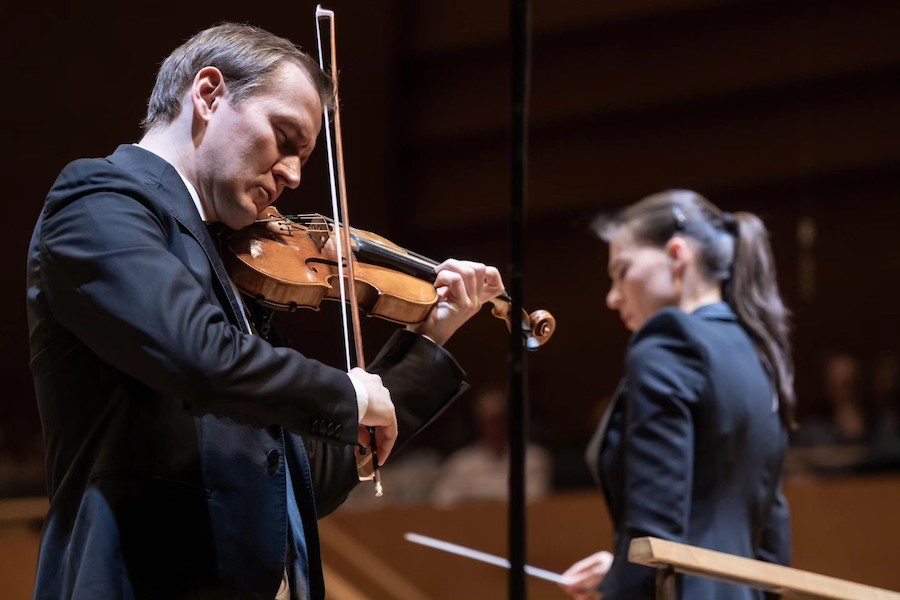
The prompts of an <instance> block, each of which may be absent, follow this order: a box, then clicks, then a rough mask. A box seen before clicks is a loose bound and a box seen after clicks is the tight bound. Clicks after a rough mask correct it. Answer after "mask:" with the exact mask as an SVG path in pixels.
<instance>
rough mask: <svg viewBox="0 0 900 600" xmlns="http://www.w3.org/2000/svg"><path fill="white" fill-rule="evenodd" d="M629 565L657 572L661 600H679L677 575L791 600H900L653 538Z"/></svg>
mask: <svg viewBox="0 0 900 600" xmlns="http://www.w3.org/2000/svg"><path fill="white" fill-rule="evenodd" d="M628 560H629V561H631V562H633V563H637V564H641V565H646V566H648V567H654V568H655V569H656V598H657V600H674V598H675V597H676V596H675V573H684V574H685V575H694V576H697V577H706V578H707V579H717V580H719V581H725V582H728V583H734V584H738V585H746V586H749V587H752V588H755V589H758V590H763V591H766V592H775V593H778V594H786V595H788V596H790V597H792V598H827V599H829V600H900V593H897V592H892V591H890V590H885V589H881V588H876V587H872V586H869V585H863V584H861V583H853V582H851V581H846V580H843V579H837V578H835V577H828V576H827V575H819V574H818V573H811V572H809V571H801V570H800V569H792V568H789V567H783V566H781V565H774V564H772V563H767V562H764V561H761V560H754V559H750V558H744V557H741V556H734V555H732V554H725V553H723V552H715V551H713V550H706V549H704V548H698V547H696V546H689V545H687V544H680V543H678V542H670V541H666V540H661V539H659V538H653V537H642V538H636V539H634V540H632V541H631V546H630V547H629V549H628Z"/></svg>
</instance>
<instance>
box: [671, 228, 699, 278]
mask: <svg viewBox="0 0 900 600" xmlns="http://www.w3.org/2000/svg"><path fill="white" fill-rule="evenodd" d="M692 250H693V249H692V248H691V245H690V244H689V243H688V241H687V240H686V239H685V238H683V237H680V236H675V237H673V238H672V239H670V240H669V241H668V242H666V255H667V256H668V257H669V261H670V262H671V263H672V270H673V273H674V275H676V276H677V277H679V278H680V277H683V276H684V270H685V268H686V267H687V263H688V261H690V259H691V255H692V254H693V252H692Z"/></svg>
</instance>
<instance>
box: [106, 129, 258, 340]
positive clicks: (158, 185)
mask: <svg viewBox="0 0 900 600" xmlns="http://www.w3.org/2000/svg"><path fill="white" fill-rule="evenodd" d="M108 159H109V160H110V161H111V162H112V163H114V164H118V165H121V166H123V167H124V168H126V169H128V170H129V171H130V172H132V173H133V174H135V176H137V177H138V178H139V179H141V180H143V181H144V182H145V183H146V184H147V185H148V186H150V187H152V188H153V189H154V191H155V192H156V193H155V195H154V198H155V199H156V200H159V201H160V202H161V203H162V204H163V205H165V207H166V209H167V210H168V211H169V213H170V214H171V215H172V216H173V217H174V218H175V220H176V221H178V222H179V223H180V224H181V226H182V227H184V228H185V229H186V230H187V231H188V233H190V234H191V235H192V236H193V237H194V239H195V240H197V243H199V244H200V247H201V248H203V251H204V252H205V253H206V258H207V260H209V264H210V266H212V269H213V272H214V273H215V274H216V279H218V282H219V286H220V288H221V289H222V292H223V293H224V294H225V297H226V298H227V299H228V307H227V309H230V311H231V315H230V321H231V323H232V324H234V325H236V326H237V327H239V328H240V330H241V331H243V332H244V333H250V331H248V330H247V326H246V324H245V322H244V319H243V317H242V316H241V314H242V313H241V308H240V305H239V304H238V302H239V300H238V298H237V297H236V296H235V294H234V290H233V288H232V287H231V280H230V279H229V278H228V273H227V272H226V271H225V265H224V264H223V263H222V258H221V257H220V255H219V250H218V247H217V245H216V243H215V241H214V240H213V238H212V236H211V235H210V233H209V230H208V229H207V227H206V224H205V223H204V222H203V220H202V219H201V218H200V213H199V212H197V207H196V206H195V205H194V200H193V199H192V198H191V194H190V192H188V190H187V188H186V187H185V185H184V181H183V180H182V179H181V175H179V174H178V171H176V170H175V167H173V166H172V165H170V164H169V163H168V162H166V161H165V160H163V159H162V158H160V157H159V156H157V155H155V154H153V153H152V152H150V151H149V150H145V149H143V148H141V147H139V146H135V145H134V144H123V145H121V146H119V147H118V148H117V149H116V151H115V153H114V154H113V155H112V156H109V157H108ZM227 309H226V310H227Z"/></svg>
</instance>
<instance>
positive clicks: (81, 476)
mask: <svg viewBox="0 0 900 600" xmlns="http://www.w3.org/2000/svg"><path fill="white" fill-rule="evenodd" d="M332 95H333V94H332V90H331V83H330V79H329V78H328V77H327V76H325V75H324V74H323V73H322V72H321V71H320V70H319V68H318V66H317V64H316V63H315V62H314V61H313V60H312V59H311V58H310V57H308V56H307V55H305V54H303V53H302V52H300V51H299V50H298V49H297V48H296V47H295V46H294V45H293V44H291V43H290V42H289V41H287V40H285V39H282V38H278V37H276V36H274V35H272V34H270V33H268V32H266V31H262V30H259V29H256V28H253V27H250V26H245V25H233V24H225V25H220V26H216V27H213V28H211V29H207V30H205V31H203V32H200V33H199V34H197V35H196V36H194V37H193V38H191V39H190V40H188V41H187V42H186V43H185V44H184V45H182V46H181V47H179V48H178V49H176V50H175V51H174V52H173V53H172V54H171V55H170V56H169V57H168V58H167V59H166V60H165V61H164V63H163V64H162V66H161V68H160V71H159V74H158V76H157V80H156V85H155V87H154V89H153V92H152V94H151V97H150V100H149V103H148V111H147V118H146V120H145V122H144V130H145V135H144V137H143V138H142V139H141V140H140V142H139V143H138V144H128V145H122V146H120V147H119V148H118V149H117V150H116V151H115V152H114V153H113V154H112V155H110V156H108V157H106V158H104V159H86V160H78V161H75V162H73V163H71V164H69V165H68V166H67V167H66V168H65V169H64V170H63V171H62V173H61V174H60V175H59V178H58V179H57V181H56V183H55V184H54V185H53V188H52V189H51V190H50V192H49V194H48V196H47V200H46V203H45V206H44V209H43V212H42V214H41V217H40V219H39V221H38V223H37V225H36V227H35V231H34V235H33V238H32V242H31V246H30V249H29V256H28V318H29V328H30V344H31V365H32V371H33V375H34V381H35V389H36V393H37V400H38V407H39V410H40V415H41V422H42V427H43V432H44V440H45V447H46V458H47V476H48V489H49V496H50V502H51V504H50V511H49V514H48V516H47V521H46V525H45V528H44V532H43V537H42V541H41V550H40V557H39V563H38V571H37V582H36V586H35V597H36V598H59V597H69V598H72V597H74V598H90V599H94V598H113V597H114V598H183V597H192V598H265V599H271V598H276V597H279V598H288V597H290V598H322V597H323V596H324V585H323V580H322V571H321V564H320V558H319V545H318V537H317V530H316V517H317V515H318V516H323V515H325V514H328V513H329V512H330V511H332V510H333V509H334V508H335V507H337V506H338V505H339V504H340V503H341V502H342V501H343V499H344V498H345V497H346V496H347V494H348V493H349V492H350V490H351V489H352V488H353V486H354V485H356V484H357V483H358V478H357V473H356V461H355V456H354V448H355V446H356V444H357V443H358V442H365V441H367V440H368V438H367V437H366V438H363V437H362V436H360V432H359V429H360V427H359V426H360V425H369V426H375V427H376V428H377V429H376V431H377V432H378V433H377V441H376V445H377V450H378V455H379V458H380V460H381V461H383V460H384V459H386V458H387V457H388V455H389V454H390V453H391V451H392V448H394V446H395V445H397V446H399V445H402V443H403V442H404V441H406V440H408V439H409V438H410V437H411V436H412V435H413V434H414V433H415V432H416V431H417V430H418V429H420V428H421V427H423V426H424V425H426V424H427V423H428V422H429V421H430V420H431V419H432V418H434V417H435V416H436V415H437V413H439V412H440V411H441V410H442V409H443V408H444V407H445V406H446V405H447V404H448V403H449V402H451V401H452V400H453V399H454V398H455V397H456V396H457V395H458V394H459V393H460V392H461V391H463V390H464V389H465V383H464V381H463V373H462V371H461V370H460V368H459V367H458V366H457V364H456V363H455V361H454V360H453V358H452V357H451V356H450V355H449V354H448V353H447V352H446V351H445V350H444V349H443V348H442V344H443V343H444V342H446V340H447V339H448V338H449V337H450V336H451V335H453V333H454V332H455V331H456V330H457V329H458V328H459V327H460V326H461V325H462V324H463V323H465V322H466V321H467V320H468V319H469V318H471V317H472V316H473V315H474V314H475V313H476V312H477V311H478V310H479V308H480V307H481V305H482V304H483V303H484V302H486V301H488V300H490V299H492V298H494V297H496V296H497V295H499V294H500V293H501V292H502V291H503V284H502V281H501V279H500V276H499V273H498V272H497V270H496V269H495V268H493V267H487V266H485V265H483V264H478V263H472V262H465V261H455V260H449V261H446V262H445V263H443V264H441V265H440V266H438V267H437V268H436V272H437V280H436V282H435V286H436V288H437V289H438V291H439V295H440V298H441V299H440V302H439V303H438V304H437V305H436V306H435V308H434V309H433V310H432V311H431V313H430V314H429V316H428V317H427V318H426V320H425V321H424V322H423V323H421V324H420V325H418V326H415V327H412V328H409V329H407V330H404V331H399V332H397V334H396V335H395V336H394V337H393V338H392V339H391V340H390V341H389V342H388V344H387V345H386V347H385V348H384V349H383V350H382V352H381V353H380V355H379V357H378V358H377V359H376V360H375V361H374V362H373V363H372V364H371V365H370V368H369V372H366V371H363V370H362V369H354V370H352V371H351V372H350V373H346V372H344V371H341V370H339V369H335V368H332V367H329V366H326V365H324V364H322V363H319V362H317V361H315V360H313V359H311V358H307V357H304V356H303V355H301V354H300V353H298V352H296V351H294V350H291V349H289V348H279V347H275V346H273V345H271V344H270V343H268V342H267V341H266V340H264V339H262V338H261V337H259V336H257V335H253V333H252V328H251V324H250V322H249V320H248V319H247V316H246V312H245V310H244V307H243V306H242V304H241V301H240V297H239V294H237V293H236V291H235V288H234V287H233V285H232V284H231V282H230V281H229V279H228V275H227V273H226V272H225V269H224V266H223V264H222V261H221V259H220V257H219V256H218V254H217V251H216V247H215V244H214V241H213V239H212V237H211V236H210V234H209V233H208V231H207V228H206V225H205V223H208V222H219V223H222V224H224V225H226V226H228V227H229V228H231V229H240V228H243V227H246V226H247V225H249V224H251V223H253V222H254V220H255V219H256V216H257V214H258V213H260V212H261V211H262V210H263V209H265V208H266V207H268V206H269V205H271V204H272V203H273V202H275V201H276V200H277V199H278V197H279V195H280V194H281V193H282V191H283V190H284V189H285V188H291V189H293V188H296V187H298V186H299V185H300V180H301V171H302V168H303V166H304V164H305V163H306V160H307V159H308V158H309V156H310V154H311V153H312V152H313V149H314V147H315V145H316V139H317V137H318V134H319V130H320V128H321V124H322V117H321V114H322V107H323V106H326V107H327V106H329V104H330V103H331V101H332ZM301 436H302V437H301Z"/></svg>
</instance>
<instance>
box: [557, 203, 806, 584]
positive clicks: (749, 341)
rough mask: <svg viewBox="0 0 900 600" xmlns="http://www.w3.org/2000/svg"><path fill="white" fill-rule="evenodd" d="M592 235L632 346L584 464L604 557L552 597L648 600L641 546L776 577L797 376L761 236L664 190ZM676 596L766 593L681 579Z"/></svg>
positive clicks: (786, 539)
mask: <svg viewBox="0 0 900 600" xmlns="http://www.w3.org/2000/svg"><path fill="white" fill-rule="evenodd" d="M597 233H598V235H599V236H600V237H601V238H602V239H603V240H604V241H606V242H608V243H609V244H610V253H609V265H608V270H609V276H610V278H611V280H612V285H611V288H610V290H609V293H608V295H607V297H606V303H607V306H608V307H609V308H610V309H611V310H614V311H617V312H618V313H619V315H620V317H621V318H622V321H623V323H624V325H625V327H626V328H627V329H629V330H630V331H631V332H633V336H632V338H631V341H630V342H629V345H628V348H627V351H626V358H625V376H624V379H623V380H622V382H621V384H620V386H619V388H618V390H617V392H616V394H615V396H614V398H613V402H612V403H611V405H610V408H609V409H608V411H607V413H606V415H605V416H604V420H603V421H602V422H601V424H600V426H599V427H598V430H597V432H596V434H595V435H594V437H593V438H592V440H591V443H590V444H589V446H588V450H587V454H586V457H587V460H588V463H589V466H590V467H591V469H592V471H593V473H594V475H595V479H596V480H597V482H598V483H599V485H600V486H601V488H602V490H603V493H604V496H605V498H606V503H607V506H608V509H609V511H610V515H611V517H612V522H613V526H614V531H615V540H614V544H615V547H614V549H613V552H612V554H610V553H608V552H598V553H596V554H594V555H591V556H589V557H587V558H585V559H583V560H581V561H579V562H577V563H575V564H574V565H572V567H570V568H569V569H568V570H567V571H566V572H565V576H566V577H567V578H568V579H569V583H568V584H566V585H564V586H563V589H564V590H565V591H566V592H568V593H569V594H570V595H571V596H572V597H573V598H576V599H578V600H588V599H597V598H601V597H602V598H603V600H622V599H629V600H634V599H637V600H641V599H648V600H649V599H652V598H655V597H656V596H655V594H656V591H655V572H654V570H653V569H651V568H648V567H645V566H641V565H636V564H632V563H630V562H628V548H629V545H630V543H631V541H632V540H633V539H635V538H638V537H642V536H654V537H659V538H663V539H666V540H672V541H676V542H683V543H687V544H692V545H696V546H701V547H704V548H709V549H711V550H717V551H720V552H726V553H729V554H734V555H738V556H743V557H748V558H756V559H762V560H766V561H771V562H775V563H778V564H787V563H788V562H789V559H790V522H789V515H788V507H787V503H786V501H785V499H784V496H783V494H782V491H781V474H782V465H783V461H784V455H785V451H786V449H787V443H788V430H789V429H790V428H791V427H792V426H793V410H794V404H795V401H794V389H793V379H794V373H793V363H792V360H791V357H790V354H789V349H790V344H789V341H788V331H789V325H788V313H787V310H786V309H785V307H784V304H783V302H782V300H781V297H780V294H779V291H778V286H777V284H776V281H775V266H774V263H773V259H772V252H771V249H770V246H769V240H768V234H767V231H766V228H765V226H764V225H763V223H762V221H761V220H760V219H759V218H758V217H756V216H754V215H753V214H750V213H746V212H743V213H737V214H734V215H732V214H730V213H725V212H722V211H721V210H720V209H718V208H717V207H715V206H714V205H713V204H712V203H710V202H709V201H708V200H706V199H705V198H704V197H702V196H700V195H699V194H697V193H695V192H692V191H686V190H670V191H665V192H661V193H658V194H655V195H652V196H649V197H647V198H644V199H643V200H641V201H640V202H638V203H636V204H634V205H632V206H630V207H628V208H626V209H624V210H623V211H622V212H621V213H619V214H617V215H616V216H615V217H613V218H611V219H609V218H603V219H601V220H598V222H597ZM599 544H600V542H599V540H598V545H599ZM677 590H678V597H679V598H691V599H693V598H716V599H735V600H738V599H740V600H744V599H748V600H749V599H754V598H761V597H762V595H763V594H762V592H759V591H755V590H751V589H749V588H743V587H738V586H732V585H729V584H725V583H721V582H716V581H711V580H707V579H701V578H695V577H687V576H679V577H678V579H677Z"/></svg>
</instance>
